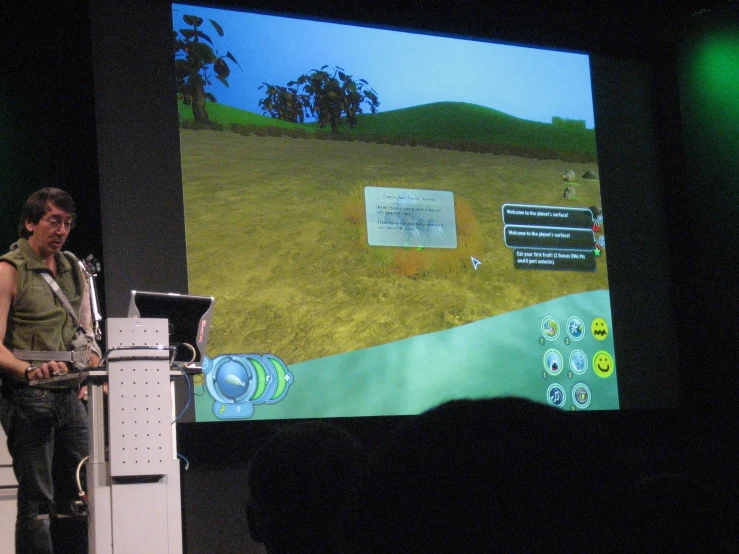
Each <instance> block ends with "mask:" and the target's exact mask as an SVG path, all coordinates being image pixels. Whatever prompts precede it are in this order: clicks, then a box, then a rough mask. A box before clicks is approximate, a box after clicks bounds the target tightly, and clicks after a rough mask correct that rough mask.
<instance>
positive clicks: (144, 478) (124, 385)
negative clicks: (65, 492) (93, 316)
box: [87, 318, 182, 554]
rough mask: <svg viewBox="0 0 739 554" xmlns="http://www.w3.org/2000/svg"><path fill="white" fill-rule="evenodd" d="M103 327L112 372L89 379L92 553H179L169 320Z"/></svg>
mask: <svg viewBox="0 0 739 554" xmlns="http://www.w3.org/2000/svg"><path fill="white" fill-rule="evenodd" d="M105 328H106V345H107V347H108V352H107V354H106V357H107V371H94V370H93V371H90V372H89V374H88V411H89V420H90V458H89V461H88V466H87V494H88V498H89V504H88V517H89V551H90V554H108V553H110V554H146V553H152V554H179V553H181V552H182V513H181V501H180V466H179V461H178V459H177V450H176V443H177V441H176V431H175V425H174V424H173V421H174V419H175V413H174V410H175V407H174V387H173V382H172V377H173V375H177V373H173V372H172V371H171V367H170V351H169V348H168V347H169V332H168V331H169V329H168V321H167V320H166V319H133V318H109V319H107V320H106V326H105ZM106 381H107V382H108V387H109V391H108V419H107V429H106V424H105V414H104V403H103V399H104V396H103V384H104V383H105V382H106ZM106 431H107V436H108V446H109V448H108V455H107V457H106V440H105V438H106Z"/></svg>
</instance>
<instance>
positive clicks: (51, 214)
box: [26, 204, 74, 258]
mask: <svg viewBox="0 0 739 554" xmlns="http://www.w3.org/2000/svg"><path fill="white" fill-rule="evenodd" d="M73 226H74V217H73V216H72V215H71V214H69V213H67V212H65V211H64V210H62V209H60V208H57V207H56V206H54V205H53V204H47V205H46V213H45V214H44V216H43V217H42V218H41V219H40V220H39V222H38V223H32V222H30V221H26V229H27V230H28V232H29V233H31V236H30V237H28V244H30V245H31V248H33V249H34V250H35V251H36V253H37V254H39V255H40V256H41V257H42V258H43V257H46V256H50V255H53V254H55V253H56V252H59V251H60V250H61V249H62V246H64V243H65V242H66V240H67V237H68V236H69V232H70V231H71V230H72V227H73Z"/></svg>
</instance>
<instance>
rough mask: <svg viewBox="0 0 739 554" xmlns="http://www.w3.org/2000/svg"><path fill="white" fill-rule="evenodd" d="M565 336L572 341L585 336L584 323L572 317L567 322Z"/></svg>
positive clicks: (574, 316)
mask: <svg viewBox="0 0 739 554" xmlns="http://www.w3.org/2000/svg"><path fill="white" fill-rule="evenodd" d="M567 334H568V335H569V336H570V338H571V339H572V340H580V339H582V338H583V336H584V335H585V323H583V321H582V319H580V318H579V317H577V316H576V315H573V316H572V317H571V318H570V319H568V320H567Z"/></svg>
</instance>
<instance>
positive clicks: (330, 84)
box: [259, 65, 380, 131]
mask: <svg viewBox="0 0 739 554" xmlns="http://www.w3.org/2000/svg"><path fill="white" fill-rule="evenodd" d="M327 67H328V66H327V65H324V66H323V67H321V69H311V70H310V71H309V72H308V73H305V74H304V75H301V76H300V77H298V78H297V79H296V80H295V81H290V82H289V83H287V86H286V87H282V86H277V85H270V84H268V83H263V84H262V86H260V87H259V88H260V89H261V88H265V89H266V93H267V96H266V97H265V98H263V99H262V100H260V101H259V105H260V106H261V107H262V110H263V111H264V113H265V114H268V115H270V116H272V117H273V118H276V119H282V120H284V121H290V122H293V123H298V122H299V123H302V122H303V121H304V119H305V117H311V118H312V117H315V118H316V120H317V121H318V125H319V126H320V127H321V128H322V129H323V128H324V127H326V126H327V125H328V126H330V127H331V130H332V131H336V130H337V129H338V127H339V125H341V124H342V122H344V121H346V123H348V124H349V128H350V129H355V128H356V127H357V116H358V115H359V114H361V113H363V105H365V104H366V105H367V107H369V109H370V111H371V112H372V113H376V112H377V107H378V106H379V105H380V102H379V100H378V98H377V93H376V92H375V91H374V90H373V89H372V88H371V87H370V86H369V83H368V82H367V81H366V80H364V79H355V78H354V77H353V76H352V75H348V74H347V73H346V72H345V71H344V69H342V68H340V67H334V70H333V72H330V71H326V68H327Z"/></svg>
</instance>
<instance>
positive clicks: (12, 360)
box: [0, 262, 28, 380]
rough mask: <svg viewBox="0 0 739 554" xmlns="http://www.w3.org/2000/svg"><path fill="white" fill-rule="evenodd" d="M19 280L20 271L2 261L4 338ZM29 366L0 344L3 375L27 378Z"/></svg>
mask: <svg viewBox="0 0 739 554" xmlns="http://www.w3.org/2000/svg"><path fill="white" fill-rule="evenodd" d="M17 282H18V273H17V272H16V270H15V267H13V266H12V265H10V264H9V263H5V262H0V337H2V338H3V339H4V338H5V332H6V331H7V329H8V315H9V314H10V307H11V306H12V305H13V300H14V299H15V291H16V288H17ZM27 367H28V362H24V361H23V360H19V359H18V358H16V357H15V356H13V354H12V353H11V352H10V350H8V349H7V348H6V347H5V344H0V371H2V373H3V375H8V376H10V377H14V378H15V379H17V380H25V378H26V375H25V371H26V368H27Z"/></svg>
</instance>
